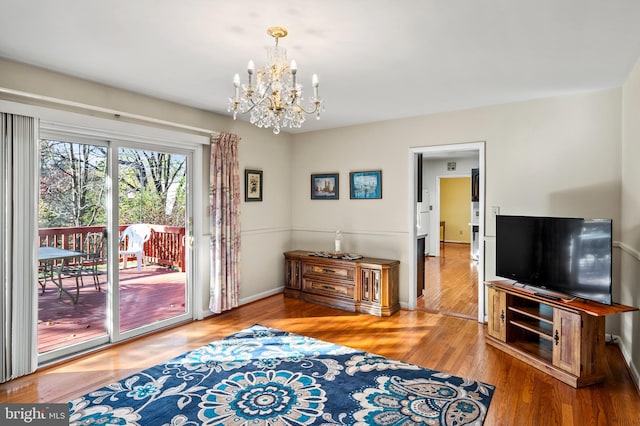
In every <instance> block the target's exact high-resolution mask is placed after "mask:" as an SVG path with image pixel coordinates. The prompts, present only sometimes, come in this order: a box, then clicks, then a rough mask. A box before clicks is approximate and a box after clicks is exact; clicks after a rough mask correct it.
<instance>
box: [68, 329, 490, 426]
mask: <svg viewBox="0 0 640 426" xmlns="http://www.w3.org/2000/svg"><path fill="white" fill-rule="evenodd" d="M493 391H494V387H493V386H492V385H489V384H485V383H482V382H477V381H474V380H470V379H465V378H462V377H456V376H452V375H449V374H445V373H440V372H437V371H433V370H429V369H426V368H422V367H419V366H416V365H413V364H408V363H405V362H402V361H395V360H391V359H388V358H384V357H382V356H379V355H375V354H371V353H366V352H362V351H358V350H355V349H351V348H347V347H344V346H340V345H336V344H333V343H328V342H323V341H320V340H316V339H313V338H310V337H305V336H300V335H297V334H293V333H289V332H285V331H280V330H276V329H272V328H268V327H264V326H261V325H254V326H252V327H249V328H247V329H245V330H242V331H240V332H238V333H235V334H232V335H231V336H229V337H226V338H224V339H222V340H218V341H215V342H213V343H210V344H208V345H206V346H203V347H201V348H199V349H196V350H193V351H191V352H187V353H186V354H183V355H182V356H180V357H177V358H174V359H172V360H170V361H167V362H165V363H163V364H159V365H156V366H154V367H151V368H149V369H147V370H144V371H141V372H139V373H137V374H134V375H132V376H130V377H128V378H126V379H124V380H122V381H120V382H117V383H113V384H111V385H109V386H106V387H104V388H102V389H98V390H96V391H94V392H91V393H89V394H87V395H84V396H83V397H81V398H78V399H75V400H73V401H71V402H70V403H69V406H70V424H72V425H93V424H96V425H97V424H116V425H153V426H159V425H167V426H177V425H247V426H248V425H269V426H270V425H273V426H275V425H295V426H302V425H323V426H334V425H335V426H345V425H362V426H365V425H366V426H368V425H403V426H409V425H482V424H483V423H484V418H485V416H486V413H487V409H488V407H489V403H490V402H491V397H492V395H493Z"/></svg>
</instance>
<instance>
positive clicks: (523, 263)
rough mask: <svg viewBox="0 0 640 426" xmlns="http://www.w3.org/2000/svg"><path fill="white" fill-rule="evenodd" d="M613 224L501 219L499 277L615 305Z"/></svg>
mask: <svg viewBox="0 0 640 426" xmlns="http://www.w3.org/2000/svg"><path fill="white" fill-rule="evenodd" d="M611 232H612V221H611V220H610V219H579V218H559V217H535V216H505V215H499V216H497V217H496V275H498V276H500V277H504V278H508V279H511V280H515V281H517V282H519V283H522V284H527V285H530V286H533V287H537V288H540V289H546V290H550V291H554V292H558V293H563V294H566V295H569V296H574V297H580V298H583V299H588V300H593V301H596V302H600V303H606V304H611V303H612V300H611Z"/></svg>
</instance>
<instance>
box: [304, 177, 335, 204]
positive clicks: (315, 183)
mask: <svg viewBox="0 0 640 426" xmlns="http://www.w3.org/2000/svg"><path fill="white" fill-rule="evenodd" d="M339 178H340V177H339V175H338V173H327V174H317V175H311V199H312V200H337V199H338V198H339V197H340V180H339Z"/></svg>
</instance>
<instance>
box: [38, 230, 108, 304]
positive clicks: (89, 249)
mask: <svg viewBox="0 0 640 426" xmlns="http://www.w3.org/2000/svg"><path fill="white" fill-rule="evenodd" d="M105 241H106V232H105V231H103V232H89V233H88V234H87V235H86V236H85V240H84V246H83V251H82V252H83V255H82V256H81V257H79V258H78V262H77V263H76V264H72V265H67V266H64V267H63V269H62V271H61V272H62V274H64V275H67V276H70V277H75V279H76V285H77V284H78V279H80V284H81V285H82V287H84V279H83V277H84V276H92V277H93V285H94V286H95V288H96V290H98V291H100V278H99V276H100V271H99V270H98V265H99V264H101V263H102V262H103V261H104V260H105V253H106V250H105ZM43 292H44V288H43Z"/></svg>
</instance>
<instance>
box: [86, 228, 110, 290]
mask: <svg viewBox="0 0 640 426" xmlns="http://www.w3.org/2000/svg"><path fill="white" fill-rule="evenodd" d="M106 237H107V235H106V230H105V231H103V232H90V233H88V234H87V236H86V237H85V240H84V253H85V256H83V258H82V260H81V262H82V266H83V267H84V273H83V275H91V276H92V277H93V285H94V286H95V287H96V289H97V290H98V291H100V278H99V277H100V274H101V272H100V271H99V270H98V265H100V264H102V263H103V262H104V260H105V259H106V252H107V251H106V247H105V242H106V241H107V238H106ZM80 279H81V280H82V277H81V278H80ZM82 284H83V285H84V283H82Z"/></svg>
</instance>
